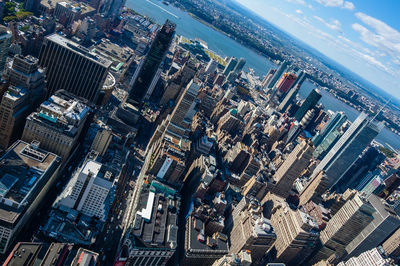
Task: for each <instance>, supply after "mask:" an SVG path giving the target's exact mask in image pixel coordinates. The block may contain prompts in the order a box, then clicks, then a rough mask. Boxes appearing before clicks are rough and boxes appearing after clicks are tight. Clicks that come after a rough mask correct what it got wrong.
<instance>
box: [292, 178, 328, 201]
mask: <svg viewBox="0 0 400 266" xmlns="http://www.w3.org/2000/svg"><path fill="white" fill-rule="evenodd" d="M327 188H328V177H327V175H326V174H325V173H324V171H321V172H319V174H318V175H316V176H315V177H314V178H312V179H311V180H310V181H309V182H308V184H307V186H306V187H305V188H304V189H303V190H302V191H301V193H300V200H299V205H300V206H302V205H304V204H306V203H307V202H309V201H313V202H314V203H316V204H319V203H320V202H321V200H322V197H321V196H322V194H324V193H325V191H326V189H327Z"/></svg>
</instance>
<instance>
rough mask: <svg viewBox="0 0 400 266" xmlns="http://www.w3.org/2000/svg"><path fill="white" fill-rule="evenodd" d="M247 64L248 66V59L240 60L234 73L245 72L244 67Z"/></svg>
mask: <svg viewBox="0 0 400 266" xmlns="http://www.w3.org/2000/svg"><path fill="white" fill-rule="evenodd" d="M245 64H246V59H244V58H243V57H242V58H240V59H239V61H238V62H237V64H236V66H235V68H234V69H233V72H235V73H239V72H240V71H242V70H243V67H244V65H245Z"/></svg>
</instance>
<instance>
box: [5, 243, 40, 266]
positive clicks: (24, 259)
mask: <svg viewBox="0 0 400 266" xmlns="http://www.w3.org/2000/svg"><path fill="white" fill-rule="evenodd" d="M41 248H42V244H40V243H29V242H19V243H18V244H17V245H15V247H14V249H13V250H12V251H11V253H10V255H9V256H8V258H7V259H6V261H5V262H4V264H3V265H4V266H19V265H33V264H34V262H35V261H36V258H37V256H38V255H39V252H40V250H41Z"/></svg>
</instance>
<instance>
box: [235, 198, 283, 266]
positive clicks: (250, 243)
mask: <svg viewBox="0 0 400 266" xmlns="http://www.w3.org/2000/svg"><path fill="white" fill-rule="evenodd" d="M260 208H261V207H260V206H259V207H258V209H253V208H252V206H251V205H249V206H248V207H247V208H246V209H244V210H243V211H241V212H240V213H239V214H238V216H237V217H235V218H234V219H235V221H234V226H233V228H232V231H231V237H230V240H231V247H230V252H232V253H238V252H240V251H241V250H248V251H250V255H251V260H252V262H253V263H254V264H256V265H257V264H258V263H260V260H261V259H262V258H263V257H264V255H265V253H266V252H267V250H268V249H269V248H270V247H271V246H272V245H273V243H274V242H275V239H276V235H275V232H274V228H272V226H271V222H270V221H269V220H268V219H266V218H264V217H263V215H262V213H261V209H260Z"/></svg>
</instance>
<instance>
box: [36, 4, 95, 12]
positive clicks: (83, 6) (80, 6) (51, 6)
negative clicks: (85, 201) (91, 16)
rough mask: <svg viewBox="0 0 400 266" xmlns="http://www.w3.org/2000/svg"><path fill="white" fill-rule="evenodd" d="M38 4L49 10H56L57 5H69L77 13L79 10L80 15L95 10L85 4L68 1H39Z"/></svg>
mask: <svg viewBox="0 0 400 266" xmlns="http://www.w3.org/2000/svg"><path fill="white" fill-rule="evenodd" d="M40 4H41V5H42V6H44V7H46V8H47V9H49V10H51V9H54V8H56V5H57V4H61V5H63V6H66V5H70V6H71V9H72V8H73V9H75V10H77V11H78V10H79V11H80V12H81V13H82V15H85V14H86V13H88V12H92V11H94V10H95V9H94V8H93V7H91V6H89V5H87V4H85V3H78V2H74V1H70V0H41V1H40Z"/></svg>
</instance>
